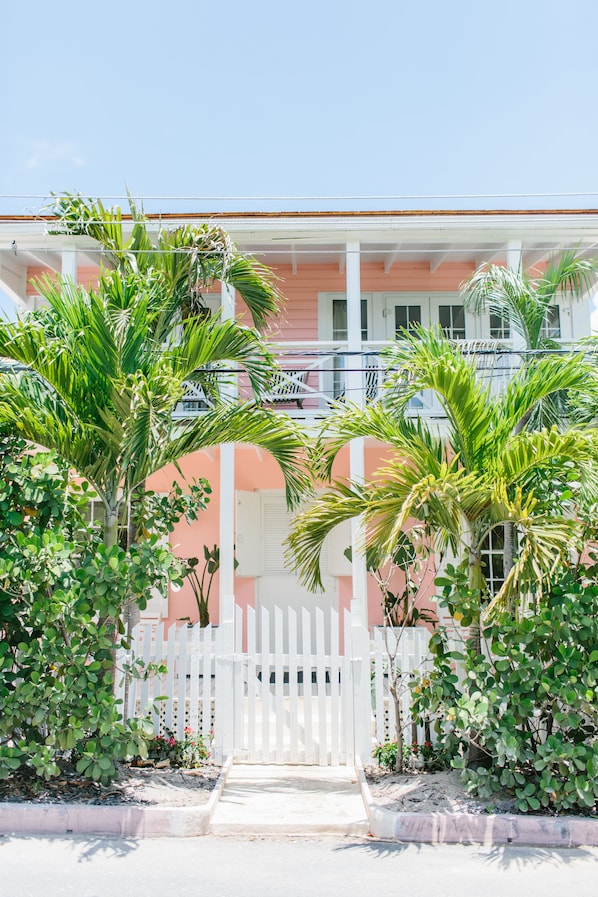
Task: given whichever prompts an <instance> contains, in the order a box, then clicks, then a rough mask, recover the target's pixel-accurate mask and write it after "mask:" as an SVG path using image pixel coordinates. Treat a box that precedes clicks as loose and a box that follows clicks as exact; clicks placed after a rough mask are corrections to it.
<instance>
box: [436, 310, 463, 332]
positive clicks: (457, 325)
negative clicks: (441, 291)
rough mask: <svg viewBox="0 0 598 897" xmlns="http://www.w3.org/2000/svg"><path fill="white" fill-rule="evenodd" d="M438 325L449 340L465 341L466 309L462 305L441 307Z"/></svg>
mask: <svg viewBox="0 0 598 897" xmlns="http://www.w3.org/2000/svg"><path fill="white" fill-rule="evenodd" d="M438 323H439V324H440V326H441V327H442V331H443V333H444V335H445V336H446V337H447V339H465V309H464V308H463V306H462V305H439V306H438Z"/></svg>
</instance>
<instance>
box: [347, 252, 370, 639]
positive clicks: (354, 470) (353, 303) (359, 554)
mask: <svg viewBox="0 0 598 897" xmlns="http://www.w3.org/2000/svg"><path fill="white" fill-rule="evenodd" d="M346 271H347V343H348V348H349V352H354V353H358V352H360V350H361V347H362V341H361V271H360V252H359V243H358V242H351V243H347V266H346ZM346 367H347V368H349V370H348V371H347V373H346V374H345V383H346V389H347V395H348V397H349V399H350V400H351V401H352V402H357V403H358V404H363V401H364V391H363V382H364V377H363V373H362V372H361V370H360V368H362V367H363V358H362V356H361V355H358V354H355V355H349V356H348V357H347V361H346ZM349 464H350V467H349V470H350V476H351V480H352V481H353V482H355V483H363V479H364V475H365V460H364V440H363V438H360V439H353V440H352V441H351V443H350V445H349ZM363 535H364V527H363V521H362V520H353V521H352V522H351V551H352V557H353V601H354V602H356V605H355V606H356V609H357V612H358V614H359V617H360V622H361V624H362V625H363V626H366V627H367V625H368V604H367V569H366V563H365V552H364V550H363Z"/></svg>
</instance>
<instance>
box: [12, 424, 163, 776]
mask: <svg viewBox="0 0 598 897" xmlns="http://www.w3.org/2000/svg"><path fill="white" fill-rule="evenodd" d="M85 500H86V496H85V490H78V489H77V488H76V487H74V486H73V485H72V484H70V483H69V481H68V471H66V470H61V469H60V468H58V467H57V466H56V464H55V463H54V461H53V459H52V458H51V457H50V456H47V455H42V454H36V455H30V454H28V452H27V451H26V446H25V444H24V443H23V442H22V441H20V440H16V439H12V438H1V437H0V778H6V777H8V776H9V775H11V774H12V773H14V772H16V771H17V770H31V771H34V772H35V773H36V774H37V775H38V776H40V777H42V778H46V779H49V778H51V777H52V776H55V775H58V774H59V772H60V764H61V763H62V762H64V761H69V760H74V761H75V762H76V767H77V770H78V771H79V772H80V773H81V774H82V775H84V776H87V777H88V778H90V779H93V780H96V781H100V782H109V781H110V780H111V779H112V778H114V776H115V774H116V767H117V763H118V761H119V760H124V759H127V758H130V757H133V756H134V755H138V754H142V755H145V754H146V750H147V748H146V743H147V739H148V737H149V736H151V734H152V732H153V728H152V726H151V723H150V721H149V719H147V718H141V719H135V720H130V721H129V722H127V723H126V724H124V723H123V722H122V721H121V713H120V707H119V703H118V701H117V700H116V699H115V697H114V651H115V649H116V648H118V647H119V646H121V645H123V644H124V641H125V640H124V635H123V632H124V630H123V627H122V624H121V623H120V614H121V611H122V609H123V607H124V606H125V604H126V603H127V601H129V600H131V598H134V599H135V600H137V601H138V603H139V604H140V605H143V604H144V603H145V600H146V596H147V595H148V594H149V593H150V589H151V588H152V587H153V586H154V585H155V584H156V583H159V582H161V581H164V580H165V578H166V577H167V576H168V573H169V571H170V570H173V571H174V575H176V569H175V566H174V565H175V559H174V558H173V556H172V554H171V553H170V552H169V551H168V549H166V548H164V547H163V546H162V545H160V544H159V542H158V539H157V537H152V538H148V539H146V540H144V542H142V543H141V544H139V545H135V546H132V547H131V549H130V550H129V551H127V552H125V551H123V549H121V548H120V547H118V546H114V547H112V548H110V549H106V548H105V547H104V545H102V544H100V542H99V541H98V534H97V532H96V531H95V530H94V529H93V528H89V527H86V525H85V523H84V521H83V519H82V517H81V513H80V509H81V505H82V503H84V502H85Z"/></svg>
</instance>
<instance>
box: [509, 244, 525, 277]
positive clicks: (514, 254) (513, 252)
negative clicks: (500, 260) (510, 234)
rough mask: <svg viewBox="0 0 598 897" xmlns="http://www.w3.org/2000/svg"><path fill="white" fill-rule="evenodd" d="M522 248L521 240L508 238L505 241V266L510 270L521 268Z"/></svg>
mask: <svg viewBox="0 0 598 897" xmlns="http://www.w3.org/2000/svg"><path fill="white" fill-rule="evenodd" d="M522 248H523V244H522V242H521V240H509V241H508V243H507V268H510V269H511V271H519V270H521V268H522Z"/></svg>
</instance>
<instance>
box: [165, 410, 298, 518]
mask: <svg viewBox="0 0 598 897" xmlns="http://www.w3.org/2000/svg"><path fill="white" fill-rule="evenodd" d="M228 442H234V443H241V444H248V445H254V446H257V447H258V448H261V449H264V451H266V452H268V453H269V454H270V455H272V457H273V458H274V459H275V460H276V461H277V462H278V465H279V467H280V469H281V472H282V474H283V477H284V481H285V489H286V495H287V501H288V502H289V504H290V505H291V506H294V505H296V504H297V502H298V501H299V500H300V498H301V496H302V495H304V494H309V492H310V491H311V478H310V476H309V474H308V471H307V469H306V464H305V455H306V447H307V445H306V443H307V439H306V436H305V434H304V433H303V431H302V430H301V429H300V428H299V427H297V426H296V425H295V424H294V423H293V421H292V420H290V419H289V418H287V417H286V416H285V415H281V414H278V413H276V412H275V411H270V410H268V409H265V408H260V407H259V406H256V405H254V404H252V403H247V404H245V405H231V404H222V405H218V406H216V407H214V408H211V409H209V410H208V411H206V412H205V413H204V414H202V416H201V418H198V419H196V420H194V421H189V422H186V423H183V424H181V425H179V426H178V427H177V429H176V430H175V431H174V434H173V438H172V440H171V441H170V442H169V444H168V445H167V446H166V447H165V448H164V451H163V454H162V455H161V456H159V455H157V456H156V459H155V460H156V469H158V468H159V467H161V466H163V465H164V464H166V463H167V462H169V461H173V460H175V459H177V458H182V457H184V456H185V455H188V454H190V453H191V452H196V451H199V450H200V449H203V448H209V447H211V446H217V445H221V444H224V443H228Z"/></svg>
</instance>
